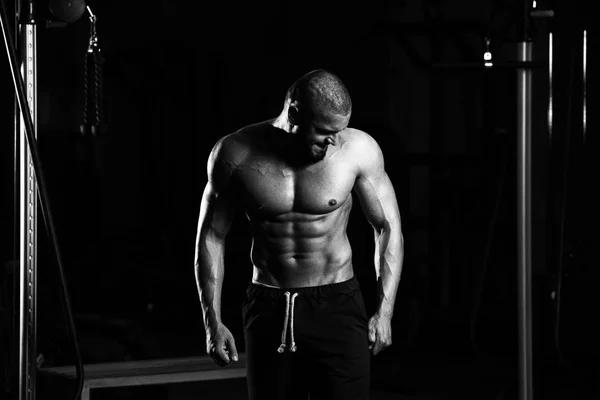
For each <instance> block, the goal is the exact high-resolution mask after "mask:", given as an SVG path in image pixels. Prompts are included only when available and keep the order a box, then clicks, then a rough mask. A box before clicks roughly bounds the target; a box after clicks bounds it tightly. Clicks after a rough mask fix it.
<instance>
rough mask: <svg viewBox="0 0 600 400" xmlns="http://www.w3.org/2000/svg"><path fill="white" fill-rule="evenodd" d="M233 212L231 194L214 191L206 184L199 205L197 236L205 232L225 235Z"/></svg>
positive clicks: (231, 220)
mask: <svg viewBox="0 0 600 400" xmlns="http://www.w3.org/2000/svg"><path fill="white" fill-rule="evenodd" d="M234 213H235V207H234V203H233V201H232V199H231V196H230V195H229V194H228V193H227V192H225V191H223V192H216V191H215V190H214V188H213V187H212V186H211V185H210V184H208V185H206V188H205V190H204V194H203V196H202V204H201V206H200V217H199V221H198V234H199V236H200V235H203V234H204V235H205V234H207V233H211V234H213V235H215V236H223V237H224V236H226V235H227V233H228V232H229V228H230V227H231V223H232V222H233V216H234Z"/></svg>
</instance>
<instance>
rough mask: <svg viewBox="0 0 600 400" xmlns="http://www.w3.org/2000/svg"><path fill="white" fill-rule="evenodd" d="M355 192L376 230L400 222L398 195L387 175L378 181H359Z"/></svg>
mask: <svg viewBox="0 0 600 400" xmlns="http://www.w3.org/2000/svg"><path fill="white" fill-rule="evenodd" d="M355 192H356V194H357V196H358V199H359V201H360V204H361V208H362V210H363V213H364V214H365V217H366V218H367V220H368V221H369V223H370V224H371V225H373V227H374V228H375V229H377V230H382V229H385V228H388V227H389V225H390V224H393V223H394V222H395V221H397V220H398V218H399V212H398V205H397V202H396V194H395V192H394V188H393V186H392V183H391V181H390V179H389V177H388V176H387V174H384V175H382V176H381V177H379V178H378V179H371V180H369V179H359V180H358V181H357V184H356V187H355Z"/></svg>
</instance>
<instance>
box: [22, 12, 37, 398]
mask: <svg viewBox="0 0 600 400" xmlns="http://www.w3.org/2000/svg"><path fill="white" fill-rule="evenodd" d="M29 6H30V7H32V4H31V3H30V4H29ZM27 12H28V14H29V16H28V17H27V21H26V23H25V24H22V25H20V26H19V44H20V50H21V52H20V53H21V76H22V77H23V83H24V84H25V94H26V101H27V105H28V106H29V111H30V115H31V122H32V125H33V136H34V137H35V138H37V29H36V25H35V23H34V21H33V19H32V18H31V16H32V15H33V10H32V9H29V10H27ZM18 129H19V140H18V146H19V182H20V184H19V188H20V195H19V197H20V199H21V201H20V207H19V233H20V235H19V237H20V244H19V272H20V273H19V311H20V313H19V315H20V317H19V399H20V400H25V399H27V400H34V399H35V393H36V391H35V381H36V379H35V378H36V376H35V372H36V357H37V326H36V325H37V324H36V322H37V315H36V310H37V225H38V224H37V196H38V193H37V181H36V175H35V169H34V165H33V160H32V155H31V151H30V149H29V146H28V145H27V137H26V135H27V132H26V123H25V120H24V119H23V116H22V115H21V118H20V120H19V128H18Z"/></svg>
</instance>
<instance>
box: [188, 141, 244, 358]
mask: <svg viewBox="0 0 600 400" xmlns="http://www.w3.org/2000/svg"><path fill="white" fill-rule="evenodd" d="M225 140H226V138H224V139H221V140H220V141H219V142H218V143H217V144H216V145H215V147H214V148H213V150H212V152H211V154H210V157H209V160H208V163H207V174H208V182H207V184H206V187H205V189H204V193H203V195H202V202H201V205H200V215H199V218H198V229H197V234H196V249H195V260H194V271H195V276H196V283H197V286H198V294H199V297H200V303H201V305H202V314H203V317H204V327H205V329H206V335H207V341H208V342H210V341H211V340H212V341H217V340H220V339H223V338H219V337H218V336H219V335H220V334H221V333H222V332H219V328H220V327H221V326H222V321H221V290H222V287H223V277H224V270H225V268H224V252H225V238H226V236H227V233H228V231H229V228H230V226H231V223H232V221H233V215H234V212H235V204H234V201H233V199H234V197H235V196H233V195H232V191H233V189H232V184H231V177H232V173H233V168H232V164H231V163H230V162H227V161H228V160H227V149H226V148H225V145H224V143H225ZM226 333H229V332H228V331H227V332H226ZM224 340H225V341H226V342H227V341H229V340H233V338H230V339H229V338H225V339H224ZM215 345H216V343H213V346H215ZM222 345H223V346H225V348H224V349H223V350H224V351H229V352H230V353H231V349H230V347H231V345H233V343H231V344H229V343H222ZM209 346H210V344H209ZM219 347H221V346H219ZM233 347H234V348H235V345H233ZM218 350H219V349H217V351H218ZM209 351H210V350H209Z"/></svg>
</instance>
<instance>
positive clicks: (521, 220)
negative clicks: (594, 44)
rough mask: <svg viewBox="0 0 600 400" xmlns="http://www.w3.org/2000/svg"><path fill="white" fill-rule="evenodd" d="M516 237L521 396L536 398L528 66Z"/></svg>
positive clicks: (528, 46) (522, 50)
mask: <svg viewBox="0 0 600 400" xmlns="http://www.w3.org/2000/svg"><path fill="white" fill-rule="evenodd" d="M532 47H533V45H532V42H531V41H529V40H527V41H524V42H519V48H518V56H519V61H532V54H533V52H532ZM517 74H518V75H517V85H518V96H517V122H518V126H517V132H518V143H517V174H518V176H517V184H518V187H517V192H518V199H517V217H518V221H517V237H518V272H517V274H518V275H517V286H518V287H517V290H518V329H519V378H520V379H519V399H520V400H532V399H533V384H532V381H533V378H532V346H531V344H532V342H531V77H532V71H531V69H528V68H523V69H519V70H518V71H517Z"/></svg>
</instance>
